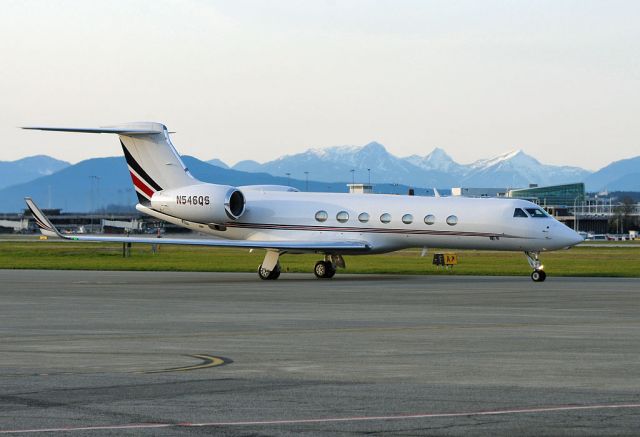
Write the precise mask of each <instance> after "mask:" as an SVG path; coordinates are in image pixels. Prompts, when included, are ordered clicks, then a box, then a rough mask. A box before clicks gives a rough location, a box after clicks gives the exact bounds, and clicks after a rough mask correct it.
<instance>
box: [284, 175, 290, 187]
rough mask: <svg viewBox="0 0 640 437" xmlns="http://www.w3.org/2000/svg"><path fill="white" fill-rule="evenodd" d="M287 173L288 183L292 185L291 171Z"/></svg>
mask: <svg viewBox="0 0 640 437" xmlns="http://www.w3.org/2000/svg"><path fill="white" fill-rule="evenodd" d="M285 175H287V185H291V173H285Z"/></svg>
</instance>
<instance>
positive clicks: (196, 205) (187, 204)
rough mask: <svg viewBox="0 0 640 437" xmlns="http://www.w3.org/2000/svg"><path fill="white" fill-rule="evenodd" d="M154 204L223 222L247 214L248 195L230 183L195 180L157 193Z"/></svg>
mask: <svg viewBox="0 0 640 437" xmlns="http://www.w3.org/2000/svg"><path fill="white" fill-rule="evenodd" d="M151 208H153V209H155V210H156V211H160V212H162V213H164V214H167V215H170V216H173V217H177V218H181V219H184V220H188V221H193V222H198V223H207V224H217V225H224V223H227V222H229V221H235V220H237V219H239V218H240V217H241V216H242V214H244V210H245V198H244V195H243V194H242V191H240V190H238V189H237V188H235V187H231V186H229V185H215V184H196V185H187V186H184V187H180V188H171V189H167V190H163V191H159V192H157V193H155V194H154V195H153V197H152V198H151Z"/></svg>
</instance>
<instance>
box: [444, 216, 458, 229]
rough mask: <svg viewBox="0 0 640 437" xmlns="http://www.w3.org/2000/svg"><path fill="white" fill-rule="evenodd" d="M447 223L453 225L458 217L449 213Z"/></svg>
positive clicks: (456, 222)
mask: <svg viewBox="0 0 640 437" xmlns="http://www.w3.org/2000/svg"><path fill="white" fill-rule="evenodd" d="M447 224H448V225H449V226H455V225H457V224H458V217H456V216H455V215H450V216H449V217H447Z"/></svg>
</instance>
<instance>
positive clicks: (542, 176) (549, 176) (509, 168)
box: [462, 150, 590, 188]
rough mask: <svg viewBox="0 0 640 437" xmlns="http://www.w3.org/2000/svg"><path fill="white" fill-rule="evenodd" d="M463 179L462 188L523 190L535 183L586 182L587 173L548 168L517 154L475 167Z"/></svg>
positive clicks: (508, 153) (503, 156)
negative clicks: (510, 188) (486, 187)
mask: <svg viewBox="0 0 640 437" xmlns="http://www.w3.org/2000/svg"><path fill="white" fill-rule="evenodd" d="M467 168H468V171H467V173H466V174H465V175H464V178H463V179H462V185H464V186H473V187H483V186H492V187H494V186H496V187H506V188H509V187H523V186H527V185H528V184H531V183H536V184H539V185H553V184H563V183H571V182H580V181H583V180H584V179H585V178H586V177H587V176H588V175H589V174H590V172H588V171H587V170H584V169H581V168H578V167H570V166H556V165H546V164H542V163H540V161H538V160H537V159H535V158H534V157H532V156H530V155H527V154H526V153H524V152H523V151H522V150H513V151H510V152H507V153H504V154H502V155H498V156H495V157H493V158H489V159H481V160H478V161H476V162H473V163H471V164H470V165H469V166H468V167H467Z"/></svg>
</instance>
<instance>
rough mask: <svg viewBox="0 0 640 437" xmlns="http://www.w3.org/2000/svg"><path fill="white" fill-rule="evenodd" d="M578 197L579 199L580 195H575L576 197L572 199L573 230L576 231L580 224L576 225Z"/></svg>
mask: <svg viewBox="0 0 640 437" xmlns="http://www.w3.org/2000/svg"><path fill="white" fill-rule="evenodd" d="M578 199H580V196H576V198H575V199H573V230H574V231H576V232H578V229H579V228H580V226H578V207H577V202H578Z"/></svg>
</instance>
